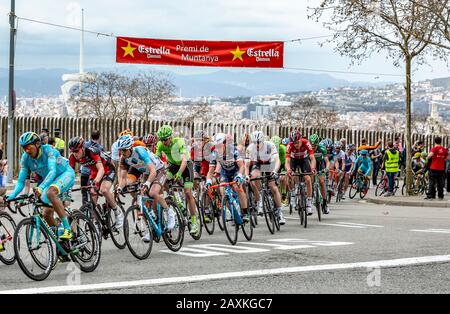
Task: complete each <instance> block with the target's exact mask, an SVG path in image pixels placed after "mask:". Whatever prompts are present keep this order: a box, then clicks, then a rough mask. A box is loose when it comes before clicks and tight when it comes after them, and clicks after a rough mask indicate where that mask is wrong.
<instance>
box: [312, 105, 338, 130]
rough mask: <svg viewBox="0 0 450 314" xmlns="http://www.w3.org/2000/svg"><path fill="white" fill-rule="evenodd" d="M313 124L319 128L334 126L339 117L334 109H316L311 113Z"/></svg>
mask: <svg viewBox="0 0 450 314" xmlns="http://www.w3.org/2000/svg"><path fill="white" fill-rule="evenodd" d="M312 117H313V120H314V121H315V125H318V126H320V127H321V128H332V127H334V126H336V122H338V121H339V117H338V114H337V111H336V110H327V109H318V110H316V111H315V112H314V114H313V115H312Z"/></svg>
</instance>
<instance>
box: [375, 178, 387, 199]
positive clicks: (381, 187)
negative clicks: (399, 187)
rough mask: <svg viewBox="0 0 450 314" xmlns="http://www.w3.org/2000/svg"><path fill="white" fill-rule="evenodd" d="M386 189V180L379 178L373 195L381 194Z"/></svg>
mask: <svg viewBox="0 0 450 314" xmlns="http://www.w3.org/2000/svg"><path fill="white" fill-rule="evenodd" d="M385 191H386V181H384V180H381V181H380V182H378V184H377V187H376V189H375V196H382V195H383V194H384V192H385Z"/></svg>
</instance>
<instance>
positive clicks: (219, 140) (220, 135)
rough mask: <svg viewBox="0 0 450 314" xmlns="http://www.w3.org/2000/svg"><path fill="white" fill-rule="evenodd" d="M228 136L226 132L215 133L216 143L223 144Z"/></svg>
mask: <svg viewBox="0 0 450 314" xmlns="http://www.w3.org/2000/svg"><path fill="white" fill-rule="evenodd" d="M226 138H227V136H226V134H225V133H217V134H216V135H214V143H215V144H223V142H225V139H226Z"/></svg>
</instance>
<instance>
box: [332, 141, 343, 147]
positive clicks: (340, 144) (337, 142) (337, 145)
mask: <svg viewBox="0 0 450 314" xmlns="http://www.w3.org/2000/svg"><path fill="white" fill-rule="evenodd" d="M334 148H342V143H341V142H340V141H336V142H334Z"/></svg>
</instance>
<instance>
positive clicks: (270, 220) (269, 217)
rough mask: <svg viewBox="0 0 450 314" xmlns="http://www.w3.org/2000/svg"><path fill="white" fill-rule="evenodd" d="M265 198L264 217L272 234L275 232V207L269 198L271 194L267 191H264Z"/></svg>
mask: <svg viewBox="0 0 450 314" xmlns="http://www.w3.org/2000/svg"><path fill="white" fill-rule="evenodd" d="M261 196H262V198H263V212H264V218H265V219H266V224H267V228H269V231H270V233H271V234H274V233H275V217H274V215H273V208H272V207H271V202H270V200H269V195H267V193H262V195H261Z"/></svg>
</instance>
